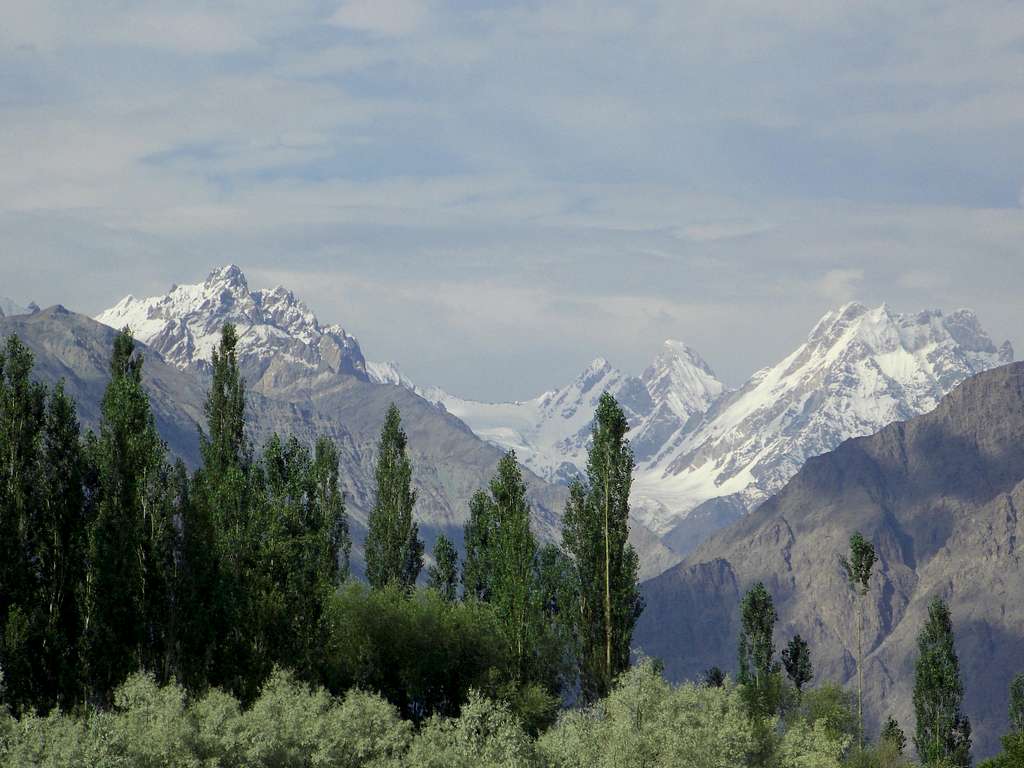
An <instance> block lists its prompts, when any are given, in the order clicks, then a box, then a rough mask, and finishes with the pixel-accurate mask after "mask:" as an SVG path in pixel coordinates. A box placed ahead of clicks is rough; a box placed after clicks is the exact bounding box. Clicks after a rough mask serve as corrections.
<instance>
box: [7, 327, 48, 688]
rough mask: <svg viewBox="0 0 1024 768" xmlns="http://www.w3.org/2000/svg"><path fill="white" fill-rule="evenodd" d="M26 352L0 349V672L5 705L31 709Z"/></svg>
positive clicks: (39, 403)
mask: <svg viewBox="0 0 1024 768" xmlns="http://www.w3.org/2000/svg"><path fill="white" fill-rule="evenodd" d="M32 366H33V358H32V353H31V352H30V351H29V350H28V348H27V347H26V346H25V345H24V344H22V343H21V341H19V340H18V338H17V337H16V336H11V337H10V338H8V339H7V343H6V344H5V346H4V349H3V351H2V352H0V472H2V476H0V667H2V668H3V670H4V673H5V675H6V686H7V693H6V697H7V701H8V702H9V703H10V704H13V705H15V708H20V707H21V706H23V705H31V704H33V703H35V702H34V701H33V699H34V695H35V693H36V691H37V685H36V682H37V680H38V676H39V673H40V670H39V664H38V662H39V640H40V631H41V624H42V622H41V620H40V617H39V615H38V606H39V605H40V600H41V597H42V596H41V594H40V586H41V583H40V577H41V575H42V574H40V572H39V570H38V567H37V562H36V558H35V552H36V550H37V544H38V540H37V535H38V534H39V533H40V522H41V521H40V519H39V518H40V514H41V499H40V490H41V482H40V481H41V479H42V478H41V477H40V471H41V468H40V463H41V462H40V446H41V442H42V439H43V431H44V427H45V416H46V389H45V388H44V387H43V386H42V385H40V384H38V383H37V382H34V381H33V380H32V378H31V373H32Z"/></svg>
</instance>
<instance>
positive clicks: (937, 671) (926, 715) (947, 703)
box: [914, 598, 971, 768]
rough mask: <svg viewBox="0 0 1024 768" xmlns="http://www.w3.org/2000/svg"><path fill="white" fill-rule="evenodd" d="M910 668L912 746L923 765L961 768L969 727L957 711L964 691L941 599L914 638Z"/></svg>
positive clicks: (950, 626)
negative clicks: (914, 653)
mask: <svg viewBox="0 0 1024 768" xmlns="http://www.w3.org/2000/svg"><path fill="white" fill-rule="evenodd" d="M917 648H918V657H917V664H916V666H915V669H914V715H915V716H916V718H917V725H916V735H915V737H914V746H915V747H917V754H918V757H920V759H921V762H922V763H923V764H924V765H926V766H932V765H948V766H956V767H957V768H966V767H967V766H969V765H970V764H971V723H970V720H968V719H967V717H965V716H964V714H963V711H962V709H961V706H962V703H963V697H964V687H963V683H962V682H961V680H960V661H959V659H958V658H957V655H956V648H955V647H954V639H953V623H952V620H951V619H950V615H949V607H948V606H947V605H946V603H945V601H944V600H942V599H940V598H935V599H934V600H932V602H931V604H930V605H929V606H928V618H927V620H926V621H925V624H924V627H923V628H922V629H921V633H920V634H919V635H918V637H917Z"/></svg>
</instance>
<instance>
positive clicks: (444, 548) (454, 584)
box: [427, 535, 459, 603]
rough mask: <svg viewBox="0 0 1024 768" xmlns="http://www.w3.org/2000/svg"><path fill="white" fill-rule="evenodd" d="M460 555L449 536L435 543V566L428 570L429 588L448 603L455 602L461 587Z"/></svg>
mask: <svg viewBox="0 0 1024 768" xmlns="http://www.w3.org/2000/svg"><path fill="white" fill-rule="evenodd" d="M458 566H459V554H458V552H456V551H455V545H454V544H452V542H451V539H449V538H448V537H447V536H444V535H441V536H438V537H437V541H436V542H434V565H432V566H430V568H429V569H427V586H428V587H430V588H431V589H434V590H437V593H438V594H439V595H441V597H442V598H444V599H445V600H446V601H447V602H449V603H450V602H453V601H454V600H455V598H456V594H457V592H458V587H459V571H458Z"/></svg>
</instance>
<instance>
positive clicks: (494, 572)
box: [0, 325, 642, 723]
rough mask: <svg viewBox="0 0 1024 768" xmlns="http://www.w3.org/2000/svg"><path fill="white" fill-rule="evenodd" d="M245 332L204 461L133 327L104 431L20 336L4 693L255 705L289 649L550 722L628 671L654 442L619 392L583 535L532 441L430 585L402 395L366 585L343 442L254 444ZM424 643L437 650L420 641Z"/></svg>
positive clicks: (9, 384)
mask: <svg viewBox="0 0 1024 768" xmlns="http://www.w3.org/2000/svg"><path fill="white" fill-rule="evenodd" d="M237 343H238V338H237V334H236V331H235V329H234V327H232V326H230V325H226V326H225V327H224V328H223V330H222V334H221V338H220V342H219V345H218V347H217V349H216V350H215V351H214V353H213V356H212V366H211V376H210V384H209V390H208V393H207V398H206V402H205V407H204V412H205V417H206V424H205V428H203V429H200V431H199V436H198V439H199V445H200V456H201V465H200V466H199V467H198V468H197V469H196V470H195V471H192V472H190V471H189V470H188V469H187V468H186V467H185V466H184V464H183V463H182V462H181V461H180V460H173V459H172V458H171V457H170V456H169V454H168V449H167V446H166V444H165V443H164V442H163V441H162V440H161V438H160V436H159V434H158V432H157V429H156V423H155V418H154V415H153V411H152V409H151V407H150V402H149V398H148V395H147V393H146V390H145V387H144V386H143V376H142V374H143V364H144V361H143V358H142V355H141V354H140V351H139V350H138V349H137V347H136V345H135V343H134V340H133V338H132V336H131V333H130V332H129V331H128V330H127V329H125V330H124V331H122V332H120V333H118V334H117V336H116V337H115V339H114V342H113V346H112V351H111V359H110V369H109V370H110V379H109V382H108V384H107V387H106V390H105V393H104V396H103V401H102V404H101V411H100V419H99V425H98V428H97V429H96V430H95V431H88V432H84V431H83V430H82V428H81V425H80V423H79V421H78V418H77V415H76V407H75V404H74V402H73V401H72V400H71V399H70V398H69V397H68V396H67V395H66V394H65V392H64V388H63V386H62V384H58V385H56V386H55V387H53V388H52V389H48V388H47V387H45V386H44V385H42V384H40V383H38V382H36V381H35V380H34V379H33V378H32V367H33V359H32V355H31V353H30V351H29V350H28V349H27V348H26V347H25V346H24V345H23V344H22V343H21V342H20V341H19V340H18V339H17V338H16V337H11V338H9V339H8V340H7V342H6V346H5V347H4V350H3V352H2V354H0V445H2V446H3V448H2V451H3V455H2V461H3V466H2V471H3V479H2V485H0V547H2V548H3V549H2V552H0V670H2V674H3V681H4V682H3V688H2V691H0V697H2V698H0V704H3V705H4V706H6V707H8V708H9V709H10V710H11V711H13V712H15V713H18V712H27V711H30V710H34V711H40V712H47V711H50V710H51V709H54V708H57V709H63V710H75V709H76V708H81V707H83V706H89V707H93V708H98V709H101V710H105V709H109V708H111V707H112V706H113V704H114V700H113V696H114V692H115V691H116V690H117V687H118V686H119V685H120V684H121V683H122V682H123V681H124V680H125V679H126V678H127V677H128V676H129V675H130V674H132V673H136V672H139V671H142V672H145V673H148V674H150V675H152V676H153V679H154V680H155V681H156V683H157V684H160V685H163V684H167V683H169V682H170V681H172V680H173V681H176V683H177V684H180V685H182V686H183V687H184V689H185V690H186V691H188V692H189V693H190V694H191V695H199V694H201V693H203V692H204V691H207V690H209V689H211V688H216V689H220V690H223V691H226V692H230V693H231V694H232V695H233V696H235V697H237V698H238V700H239V701H240V702H241V703H242V704H243V705H247V704H249V703H251V702H253V701H255V700H256V699H257V697H258V695H259V691H260V689H261V686H262V685H263V684H264V682H265V681H266V680H267V679H268V678H269V676H270V675H271V673H272V671H273V670H274V668H275V667H281V668H287V669H288V670H290V671H291V673H292V674H294V675H295V676H296V678H297V679H299V680H303V681H306V682H309V683H315V684H321V685H325V686H327V687H328V689H330V690H332V691H334V692H337V693H340V692H342V691H343V690H344V689H345V688H346V687H349V686H352V685H367V686H372V687H374V688H375V689H377V690H384V691H388V692H389V698H390V699H391V700H392V701H393V702H395V703H396V704H397V705H398V706H400V708H401V710H402V712H403V714H404V715H406V716H408V717H410V718H412V719H414V720H422V719H424V718H426V717H428V716H430V715H431V714H434V713H454V712H457V711H458V707H459V706H460V704H461V702H462V701H463V700H464V699H465V695H466V693H467V691H468V690H469V689H470V687H474V688H477V689H480V690H486V691H490V692H492V693H494V694H495V695H500V696H502V697H504V698H506V699H508V700H509V701H512V702H514V703H515V704H516V706H518V707H519V708H520V712H521V713H522V714H523V715H524V718H525V719H526V720H527V721H528V722H530V723H534V722H536V723H541V722H550V720H551V719H553V717H554V715H555V713H556V712H557V710H558V707H559V705H560V704H561V702H562V699H563V696H564V695H566V694H567V693H568V692H570V691H571V690H575V688H576V687H577V685H578V686H579V688H580V689H581V691H582V695H583V696H584V697H585V698H586V699H587V700H595V699H596V698H597V697H599V696H601V695H604V694H606V693H607V692H608V691H609V690H610V687H611V684H612V681H613V680H614V679H615V677H616V676H617V675H618V674H619V673H621V672H622V671H623V670H624V669H625V668H626V667H627V666H628V664H629V648H630V638H631V635H632V631H633V626H634V624H635V622H636V618H637V617H638V616H639V613H640V610H641V609H642V603H641V600H640V597H639V592H638V589H637V558H636V554H635V553H634V552H633V550H632V547H630V545H629V544H628V542H627V541H626V535H627V532H628V522H627V515H628V496H629V484H630V481H631V475H632V466H633V459H632V454H631V452H630V449H629V446H628V442H627V441H626V440H625V433H626V429H627V426H626V420H625V417H624V416H623V415H622V412H621V409H619V407H618V405H617V404H616V403H615V401H614V399H613V398H612V397H611V396H606V397H605V398H603V399H602V401H601V407H600V408H599V409H598V413H597V417H596V422H595V428H594V446H595V448H594V450H593V451H592V452H591V460H590V463H589V465H588V472H587V476H586V477H585V478H582V479H580V480H578V481H577V482H576V483H574V485H573V487H572V493H571V500H570V507H569V510H568V511H567V514H566V526H565V538H564V541H563V548H560V547H558V546H556V545H555V544H553V543H544V544H542V543H540V542H538V541H537V539H536V537H535V534H534V532H533V531H532V529H531V525H530V506H529V502H528V500H527V489H526V485H525V483H524V480H523V477H522V474H521V471H520V469H519V465H518V463H517V461H516V458H515V454H514V453H511V452H510V453H509V454H507V455H505V456H504V457H503V458H502V459H501V460H500V462H499V464H498V467H497V470H496V473H495V475H494V478H493V479H492V480H491V482H490V485H489V488H487V489H486V490H485V489H481V490H480V491H479V492H478V493H477V494H475V495H474V497H473V498H472V500H471V502H470V509H469V513H470V514H469V520H468V522H467V523H466V526H465V532H464V534H465V535H464V538H465V543H466V557H465V559H464V560H463V561H462V562H461V563H460V562H459V559H458V555H457V552H456V549H455V546H454V544H453V542H452V541H451V540H450V539H448V538H446V537H444V536H441V537H439V538H438V540H437V543H436V546H435V548H434V553H433V554H434V558H433V559H434V564H433V565H432V567H431V568H430V569H429V573H428V575H427V585H428V590H427V591H428V592H429V594H423V590H418V589H417V588H416V584H417V581H418V580H419V577H420V574H421V570H422V569H423V565H424V551H423V543H422V541H421V539H420V536H419V530H418V527H417V524H416V522H415V519H414V516H413V507H414V505H415V502H416V492H415V490H414V489H413V487H412V466H411V462H410V459H409V455H408V450H407V438H406V435H405V433H404V431H403V429H402V425H401V416H400V413H399V411H398V409H397V408H396V407H394V406H393V405H392V407H391V408H390V409H389V410H388V413H387V415H386V418H385V421H384V425H383V429H382V431H381V436H380V442H379V446H378V451H377V456H376V473H375V479H376V496H375V504H374V507H373V509H372V511H371V513H370V515H369V520H368V533H367V538H366V542H365V560H366V576H367V581H368V582H369V587H370V589H369V590H367V589H366V588H365V587H362V586H360V585H358V584H355V583H351V582H348V573H349V558H350V553H351V546H352V542H351V536H350V534H349V524H348V516H347V513H346V509H345V502H344V498H343V494H342V491H341V483H340V478H339V474H338V473H339V456H338V451H337V448H336V446H335V445H334V444H333V443H332V442H331V441H330V440H328V439H326V438H320V439H318V440H317V441H316V442H315V444H314V445H313V446H307V445H304V444H303V443H301V442H300V441H298V440H297V439H296V438H294V437H282V436H279V435H274V436H272V437H271V438H270V439H269V440H268V441H267V442H266V443H265V444H264V445H263V446H262V447H261V448H259V449H257V448H256V447H255V446H253V445H252V443H251V442H250V440H249V438H248V436H247V428H246V391H245V382H244V380H243V377H242V375H241V373H240V369H239V363H238V359H237V353H236V347H237ZM383 618H390V625H384V624H382V623H381V620H382V619H383ZM403 632H404V633H406V634H405V635H403V634H402V633H403ZM417 632H418V633H421V634H422V635H423V637H420V638H416V639H414V638H413V637H412V635H413V634H414V633H417ZM468 641H475V645H471V644H470V643H469V642H468ZM404 648H419V649H420V651H421V653H420V654H419V658H411V657H409V656H408V655H406V654H405V652H404V650H403V649H404ZM442 657H443V658H442ZM402 661H404V663H405V666H403V663H401V662H402ZM432 670H441V671H443V672H444V673H446V675H445V676H442V675H440V674H434V673H433V672H432ZM398 671H400V674H401V678H400V679H394V675H395V674H396V673H397V672H398ZM453 681H454V682H453Z"/></svg>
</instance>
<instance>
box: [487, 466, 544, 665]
mask: <svg viewBox="0 0 1024 768" xmlns="http://www.w3.org/2000/svg"><path fill="white" fill-rule="evenodd" d="M491 498H492V501H493V505H494V515H495V518H496V520H497V526H496V531H495V534H496V535H495V546H494V551H493V567H494V576H493V578H494V593H493V595H492V596H491V603H492V604H493V605H494V606H495V610H496V611H497V614H498V617H499V619H501V621H502V623H503V624H504V625H505V628H506V631H507V632H508V638H509V642H510V643H511V651H512V658H513V659H514V660H515V667H516V670H517V676H518V677H519V679H521V680H525V679H527V678H528V676H529V670H528V667H529V666H530V664H531V662H532V661H533V658H534V650H535V645H536V640H537V637H538V635H539V633H540V622H541V617H540V603H539V601H538V600H537V594H536V591H535V589H534V584H535V570H534V568H535V557H536V554H537V542H536V540H535V539H534V537H533V533H532V532H531V531H530V507H529V504H528V503H527V501H526V484H525V483H523V476H522V473H521V472H520V471H519V464H518V462H516V455H515V452H514V451H509V452H508V453H506V454H505V455H504V456H502V457H501V460H500V461H499V462H498V468H497V471H496V472H495V475H494V477H493V478H492V480H491Z"/></svg>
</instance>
